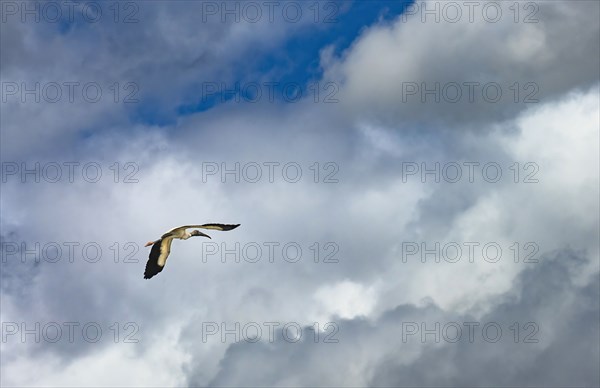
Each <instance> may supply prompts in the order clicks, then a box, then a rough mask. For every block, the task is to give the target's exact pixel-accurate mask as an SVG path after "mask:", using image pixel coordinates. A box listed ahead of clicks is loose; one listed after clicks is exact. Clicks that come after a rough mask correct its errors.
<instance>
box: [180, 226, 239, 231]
mask: <svg viewBox="0 0 600 388" xmlns="http://www.w3.org/2000/svg"><path fill="white" fill-rule="evenodd" d="M238 226H240V224H204V225H185V226H180V227H179V228H175V229H173V230H177V229H190V228H199V229H213V230H222V231H226V230H232V229H235V228H237V227H238ZM173 230H171V232H172V231H173Z"/></svg>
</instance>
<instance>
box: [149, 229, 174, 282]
mask: <svg viewBox="0 0 600 388" xmlns="http://www.w3.org/2000/svg"><path fill="white" fill-rule="evenodd" d="M172 242H173V238H161V239H160V240H158V241H156V242H155V243H154V245H152V250H150V255H149V256H148V262H147V263H146V270H145V271H144V279H150V278H151V277H152V276H154V275H156V274H157V273H159V272H160V271H162V270H163V268H164V267H165V264H166V263H167V257H168V256H169V253H170V252H171V243H172Z"/></svg>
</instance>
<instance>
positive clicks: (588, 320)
mask: <svg viewBox="0 0 600 388" xmlns="http://www.w3.org/2000/svg"><path fill="white" fill-rule="evenodd" d="M589 260H594V258H592V257H586V256H585V255H584V254H583V253H582V252H575V251H569V250H566V251H557V252H553V253H550V254H548V255H546V256H544V257H543V259H542V260H541V262H540V264H539V265H537V266H533V267H531V268H528V269H526V270H525V271H523V273H522V274H520V275H519V276H518V277H517V278H516V279H515V281H514V290H511V291H509V292H507V293H506V294H504V295H499V296H497V298H496V300H497V304H496V305H495V306H494V307H493V309H492V310H491V311H489V312H487V313H486V314H483V315H482V316H481V317H474V316H473V315H468V314H467V315H463V314H455V313H452V312H449V311H443V310H441V309H440V308H438V307H436V306H435V305H428V306H426V307H416V306H411V305H402V306H398V307H397V308H395V309H393V310H391V311H387V312H385V313H384V314H383V315H382V316H381V317H380V318H378V319H377V320H376V321H373V322H370V321H367V320H365V319H358V318H357V319H353V320H340V321H339V343H337V344H325V343H319V344H315V343H313V342H312V337H311V335H312V334H311V332H310V330H306V332H305V336H304V338H305V340H303V341H300V342H298V343H289V342H286V341H283V340H278V341H275V342H274V343H260V344H248V343H244V342H240V343H237V344H233V345H231V346H230V347H229V348H228V349H227V352H226V353H225V356H224V358H223V359H222V360H221V362H220V364H219V366H220V370H219V373H218V374H217V375H216V377H215V378H214V379H213V380H212V381H210V382H209V383H208V384H206V385H208V386H252V385H277V386H288V385H294V386H297V385H303V386H304V385H317V386H319V385H322V386H327V385H330V384H332V383H333V382H338V383H339V382H342V384H343V385H351V386H355V385H368V386H384V387H397V386H421V385H425V386H523V385H525V386H596V385H598V383H599V382H600V380H599V375H598V369H597V365H598V362H599V354H598V341H599V340H600V337H599V329H598V325H597V319H598V314H599V312H600V308H599V305H598V299H597V295H598V292H599V291H600V289H599V277H598V273H594V274H592V276H590V277H589V278H586V281H585V283H583V284H581V281H578V280H577V277H578V276H579V275H578V273H580V271H581V270H582V269H583V267H584V266H585V265H586V264H587V262H588V261H589ZM457 286H459V285H457ZM403 322H404V323H408V322H416V323H417V324H419V325H420V323H421V322H426V325H427V326H426V327H427V328H428V329H430V330H431V329H432V328H433V327H434V323H435V322H440V323H441V325H442V326H443V325H444V324H445V323H450V322H458V323H459V325H462V323H463V322H481V325H483V324H484V323H488V322H493V323H497V324H498V325H500V327H501V328H503V329H504V331H503V334H502V337H501V339H500V340H498V342H490V341H485V340H483V339H482V338H481V333H479V332H477V331H475V336H474V341H473V342H470V340H469V336H468V334H467V330H463V333H462V334H463V335H462V337H461V338H460V340H458V341H457V342H456V343H448V342H444V340H443V339H442V340H441V341H440V343H434V339H433V336H432V335H431V334H429V335H428V337H425V341H424V343H419V339H420V337H419V336H420V334H421V333H418V334H417V335H416V336H414V337H412V336H407V338H408V342H406V343H404V342H401V341H400V338H401V337H402V334H403V331H402V329H401V324H402V323H403ZM514 322H517V323H518V324H519V325H521V326H523V325H524V324H525V323H526V322H534V323H535V324H537V325H538V327H539V332H536V333H535V335H533V336H531V337H530V338H529V340H537V341H538V342H537V343H533V342H532V343H528V342H525V341H524V339H525V334H532V333H533V330H531V329H530V330H527V333H523V332H520V333H519V335H518V336H519V337H518V341H517V342H515V341H514V332H513V331H511V330H508V328H509V327H510V326H511V325H512V324H514ZM463 329H464V326H463ZM521 330H522V327H521ZM405 334H406V333H405ZM441 337H442V338H443V336H441ZM427 338H428V339H427ZM452 338H454V334H453V335H452ZM375 349H376V351H377V356H376V357H374V358H373V360H378V361H377V362H375V361H373V362H371V363H363V357H364V354H365V353H370V352H371V351H374V350H375ZM406 353H411V354H414V357H413V359H410V360H407V357H405V355H404V354H406ZM357 368H358V370H356V369H357ZM198 369H201V366H199V365H195V366H194V367H193V368H192V369H191V371H190V374H189V378H190V379H189V381H188V383H189V384H190V385H197V384H200V385H204V384H203V383H202V382H199V381H197V380H195V379H194V373H195V371H196V370H198ZM357 373H358V374H359V375H361V376H365V378H366V380H352V379H344V378H340V376H353V375H355V374H357Z"/></svg>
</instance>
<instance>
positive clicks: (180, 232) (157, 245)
mask: <svg viewBox="0 0 600 388" xmlns="http://www.w3.org/2000/svg"><path fill="white" fill-rule="evenodd" d="M238 226H240V224H237V225H236V224H233V225H227V224H204V225H185V226H180V227H178V228H173V229H171V230H169V231H168V232H167V233H165V234H163V235H162V236H161V238H160V239H158V240H156V241H149V242H148V243H146V245H145V246H146V247H149V246H150V245H152V250H150V255H149V256H148V262H147V263H146V270H145V271H144V279H150V278H151V277H152V276H154V275H156V274H158V273H159V272H160V271H162V270H163V268H164V267H165V264H166V262H167V257H169V253H170V252H171V243H172V242H173V239H175V238H178V239H180V240H187V239H188V238H190V237H194V236H204V237H208V238H210V236H209V235H207V234H204V233H202V232H201V231H199V230H192V231H191V232H188V231H187V230H186V229H191V228H201V229H213V230H231V229H235V228H237V227H238Z"/></svg>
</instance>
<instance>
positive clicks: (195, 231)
mask: <svg viewBox="0 0 600 388" xmlns="http://www.w3.org/2000/svg"><path fill="white" fill-rule="evenodd" d="M190 236H203V237H208V238H210V236H209V235H208V234H204V233H202V232H201V231H199V230H192V232H191V233H190Z"/></svg>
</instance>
